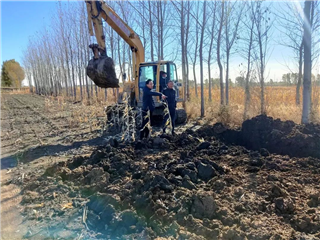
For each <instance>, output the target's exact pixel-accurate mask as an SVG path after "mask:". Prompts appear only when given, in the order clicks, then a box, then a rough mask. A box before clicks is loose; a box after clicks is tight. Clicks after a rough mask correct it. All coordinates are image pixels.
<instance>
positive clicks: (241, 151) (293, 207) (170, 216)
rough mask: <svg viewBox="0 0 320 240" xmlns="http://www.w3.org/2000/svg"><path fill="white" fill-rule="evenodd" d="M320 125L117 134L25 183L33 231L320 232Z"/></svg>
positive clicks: (258, 123) (281, 235)
mask: <svg viewBox="0 0 320 240" xmlns="http://www.w3.org/2000/svg"><path fill="white" fill-rule="evenodd" d="M319 137H320V127H319V126H318V125H305V126H301V125H296V124H294V123H293V122H288V121H287V122H281V121H280V120H273V119H272V118H269V117H266V116H258V117H256V118H253V119H251V120H247V121H245V122H244V123H243V125H242V128H241V129H238V130H232V129H228V128H227V127H225V126H223V125H221V124H215V125H213V126H203V127H201V128H200V129H199V130H197V131H191V130H186V131H185V132H183V133H181V134H179V135H177V136H174V137H169V136H168V137H167V138H159V137H153V138H151V139H150V140H149V141H148V142H140V141H138V142H135V143H132V144H122V143H119V142H118V141H117V140H111V141H110V142H109V144H107V145H104V146H98V147H96V149H95V150H94V151H93V152H92V154H91V155H79V156H75V157H73V158H72V159H70V160H68V161H67V162H60V163H56V164H54V165H52V166H51V167H49V168H47V169H46V171H45V172H44V173H43V174H41V176H37V174H34V175H33V177H32V176H31V177H29V179H28V181H24V183H23V194H24V197H23V206H24V211H23V214H24V216H25V217H26V218H27V219H28V220H29V221H34V223H35V224H34V226H33V227H30V231H29V232H28V234H27V235H26V236H25V238H30V239H37V238H38V239H52V238H54V239H254V240H257V239H320V159H319V158H320V155H319V150H320V147H319V144H320V141H319V139H320V138H319Z"/></svg>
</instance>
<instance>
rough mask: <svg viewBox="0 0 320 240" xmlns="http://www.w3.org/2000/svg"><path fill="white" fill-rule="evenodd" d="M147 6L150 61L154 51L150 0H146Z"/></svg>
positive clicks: (152, 59)
mask: <svg viewBox="0 0 320 240" xmlns="http://www.w3.org/2000/svg"><path fill="white" fill-rule="evenodd" d="M148 6H149V25H150V28H149V29H150V50H151V61H152V62H153V61H154V52H153V21H152V9H151V1H150V0H149V1H148Z"/></svg>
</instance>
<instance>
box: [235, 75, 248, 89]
mask: <svg viewBox="0 0 320 240" xmlns="http://www.w3.org/2000/svg"><path fill="white" fill-rule="evenodd" d="M236 84H237V85H238V86H240V87H245V85H246V79H245V78H244V77H241V76H238V77H236Z"/></svg>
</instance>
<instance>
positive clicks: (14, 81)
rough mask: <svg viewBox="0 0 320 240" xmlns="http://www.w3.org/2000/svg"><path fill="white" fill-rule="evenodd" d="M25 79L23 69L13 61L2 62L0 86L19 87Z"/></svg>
mask: <svg viewBox="0 0 320 240" xmlns="http://www.w3.org/2000/svg"><path fill="white" fill-rule="evenodd" d="M24 78H25V73H24V70H23V68H22V67H21V66H20V64H19V63H18V62H16V61H15V60H14V59H11V60H8V61H5V62H3V64H2V68H1V85H2V86H8V87H11V86H12V87H21V82H22V80H23V79H24Z"/></svg>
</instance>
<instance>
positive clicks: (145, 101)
mask: <svg viewBox="0 0 320 240" xmlns="http://www.w3.org/2000/svg"><path fill="white" fill-rule="evenodd" d="M152 96H159V97H161V96H162V93H159V92H152V91H151V89H150V88H148V87H147V86H145V87H144V88H143V98H142V110H144V111H148V110H150V111H153V110H154V108H155V106H154V101H153V98H152Z"/></svg>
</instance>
